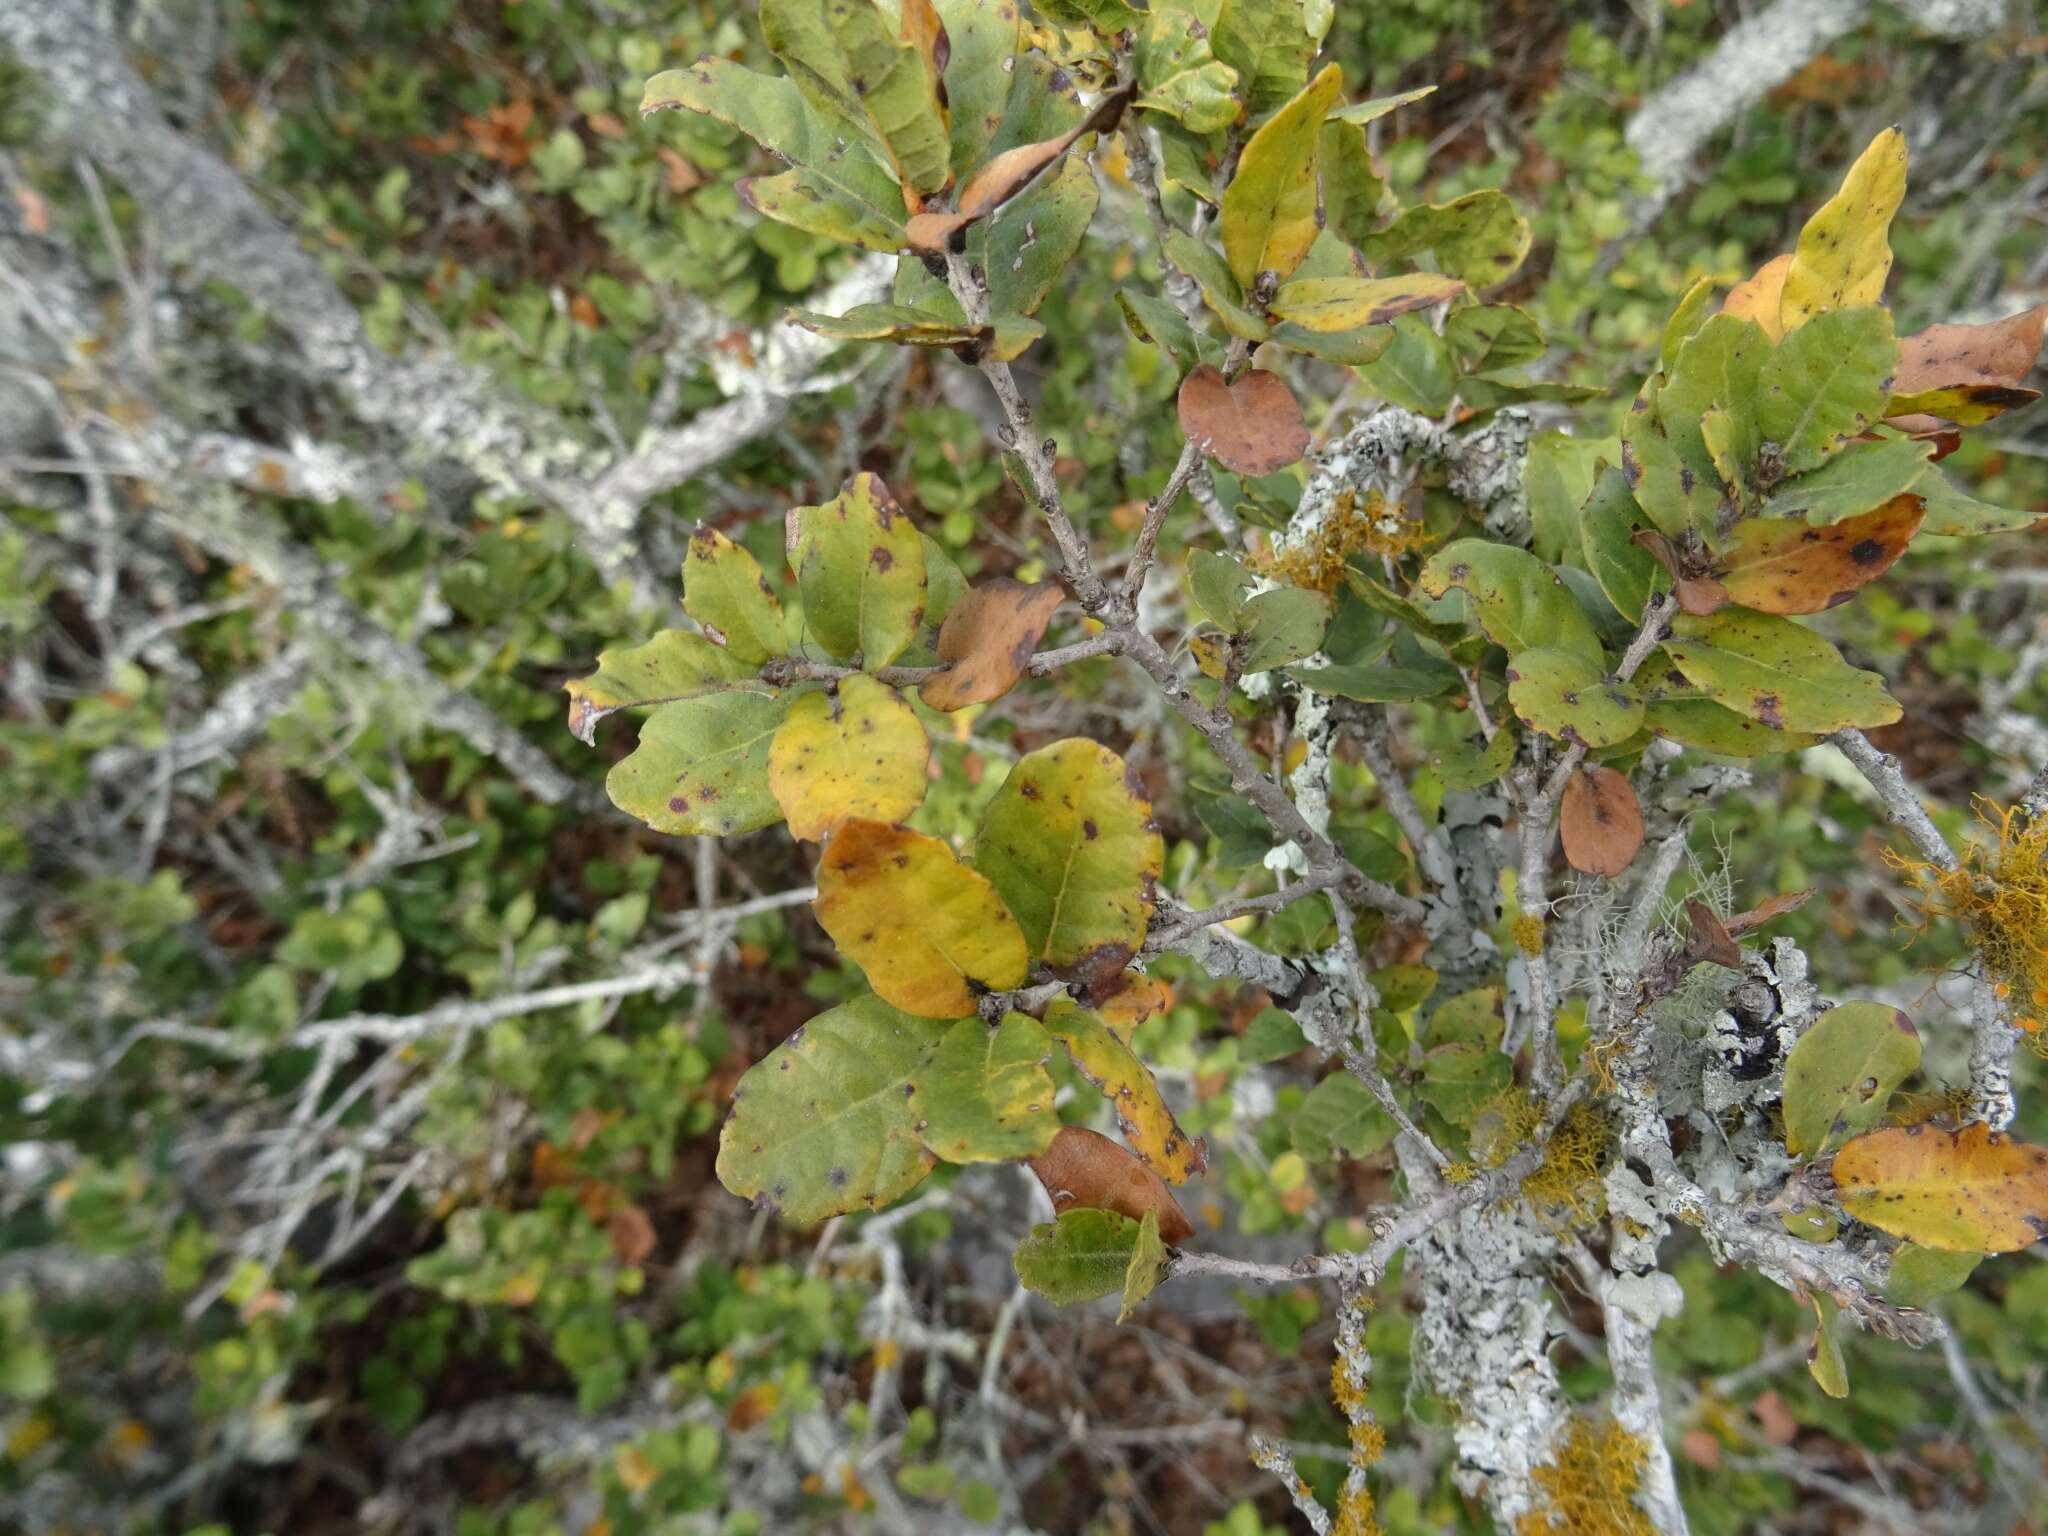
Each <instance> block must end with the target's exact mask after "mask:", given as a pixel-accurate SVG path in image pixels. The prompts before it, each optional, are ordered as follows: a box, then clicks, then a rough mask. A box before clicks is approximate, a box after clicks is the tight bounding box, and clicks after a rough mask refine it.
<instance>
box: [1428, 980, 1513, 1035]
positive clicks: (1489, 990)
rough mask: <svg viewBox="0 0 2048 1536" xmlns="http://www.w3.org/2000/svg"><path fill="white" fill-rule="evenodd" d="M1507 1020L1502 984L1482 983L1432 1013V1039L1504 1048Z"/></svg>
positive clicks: (1430, 1027) (1444, 1003)
mask: <svg viewBox="0 0 2048 1536" xmlns="http://www.w3.org/2000/svg"><path fill="white" fill-rule="evenodd" d="M1506 1028H1507V1020H1506V1019H1505V1018H1503V1017H1502V1015H1501V999H1500V988H1498V987H1478V988H1475V989H1474V990H1472V991H1470V992H1460V993H1459V994H1458V995H1457V996H1456V997H1450V998H1446V999H1444V1001H1443V1003H1442V1004H1441V1005H1440V1006H1439V1007H1438V1008H1437V1010H1436V1012H1435V1013H1433V1014H1431V1015H1430V1016H1429V1036H1428V1038H1429V1043H1430V1044H1431V1045H1432V1046H1437V1045H1469V1046H1474V1047H1476V1048H1478V1049H1480V1050H1485V1051H1492V1050H1498V1049H1499V1048H1500V1041H1501V1036H1502V1034H1503V1033H1505V1031H1506Z"/></svg>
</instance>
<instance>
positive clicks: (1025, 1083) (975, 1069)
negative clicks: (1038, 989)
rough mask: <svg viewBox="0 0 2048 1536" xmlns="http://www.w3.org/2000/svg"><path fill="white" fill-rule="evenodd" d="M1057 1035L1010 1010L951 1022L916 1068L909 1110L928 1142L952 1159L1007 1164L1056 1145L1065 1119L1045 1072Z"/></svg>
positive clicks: (920, 1132) (1047, 1074) (1048, 1073)
mask: <svg viewBox="0 0 2048 1536" xmlns="http://www.w3.org/2000/svg"><path fill="white" fill-rule="evenodd" d="M1051 1054H1052V1037H1051V1036H1050V1035H1048V1034H1047V1033H1046V1032H1045V1029H1044V1026H1042V1025H1041V1024H1040V1023H1039V1022H1038V1021H1037V1020H1036V1019H1033V1018H1027V1017H1026V1016H1025V1015H1024V1014H1021V1013H1006V1014H1004V1015H1003V1018H1002V1022H1001V1023H999V1024H997V1025H996V1026H995V1027H994V1028H993V1029H991V1028H990V1027H989V1026H988V1025H986V1024H984V1023H982V1021H981V1020H980V1019H962V1020H961V1021H960V1022H959V1023H957V1024H955V1025H953V1027H952V1028H950V1029H948V1030H947V1031H946V1032H945V1034H943V1035H941V1036H940V1037H939V1039H938V1042H937V1043H936V1044H935V1045H933V1046H932V1048H931V1053H930V1054H929V1055H928V1056H926V1057H925V1059H924V1061H923V1062H922V1063H921V1064H920V1065H919V1067H918V1069H917V1074H916V1076H915V1077H914V1078H912V1080H911V1084H910V1113H911V1116H912V1118H913V1120H914V1121H915V1123H916V1124H917V1125H918V1127H919V1130H918V1134H919V1135H920V1136H922V1137H923V1138H924V1144H925V1146H926V1147H927V1148H928V1149H929V1150H930V1151H932V1152H933V1153H935V1154H936V1155H937V1156H939V1157H942V1158H944V1159H945V1160H946V1161H947V1162H949V1163H1003V1162H1009V1161H1011V1160H1013V1159H1015V1158H1020V1157H1036V1156H1037V1155H1038V1154H1039V1153H1041V1152H1043V1151H1044V1150H1045V1149H1046V1148H1047V1147H1049V1146H1051V1145H1052V1139H1053V1137H1054V1136H1055V1135H1057V1134H1058V1132H1059V1128H1060V1117H1059V1116H1058V1115H1057V1114H1055V1113H1054V1112H1053V1107H1052V1100H1053V1093H1054V1083H1053V1080H1052V1074H1051V1073H1050V1072H1048V1071H1046V1069H1045V1063H1046V1058H1047V1057H1048V1056H1050V1055H1051Z"/></svg>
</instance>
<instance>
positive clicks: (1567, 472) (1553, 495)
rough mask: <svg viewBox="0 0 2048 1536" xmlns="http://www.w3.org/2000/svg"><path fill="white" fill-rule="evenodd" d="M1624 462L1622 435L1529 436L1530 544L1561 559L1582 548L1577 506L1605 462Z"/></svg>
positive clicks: (1543, 555) (1545, 556)
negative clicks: (1622, 460)
mask: <svg viewBox="0 0 2048 1536" xmlns="http://www.w3.org/2000/svg"><path fill="white" fill-rule="evenodd" d="M1468 382H1469V381H1468ZM1620 462H1621V439H1620V438H1618V437H1572V436H1569V435H1567V434H1565V433H1563V432H1538V433H1536V434H1535V435H1534V436H1533V437H1531V438H1530V439H1529V452H1528V456H1527V457H1526V458H1525V459H1524V461H1523V464H1522V489H1523V491H1524V492H1526V493H1527V495H1528V497H1529V522H1530V524H1531V528H1532V535H1531V540H1530V547H1531V548H1532V549H1534V551H1535V552H1536V556H1537V558H1538V559H1540V560H1551V561H1556V560H1563V559H1566V558H1568V557H1569V556H1570V555H1571V554H1573V553H1574V552H1576V551H1577V550H1578V548H1579V544H1580V533H1579V509H1580V508H1581V507H1583V506H1585V504H1586V498H1587V497H1588V496H1590V495H1592V494H1593V481H1594V477H1595V476H1597V475H1598V474H1599V472H1600V468H1601V466H1602V464H1619V463H1620ZM1623 488H1624V489H1626V482H1624V485H1623Z"/></svg>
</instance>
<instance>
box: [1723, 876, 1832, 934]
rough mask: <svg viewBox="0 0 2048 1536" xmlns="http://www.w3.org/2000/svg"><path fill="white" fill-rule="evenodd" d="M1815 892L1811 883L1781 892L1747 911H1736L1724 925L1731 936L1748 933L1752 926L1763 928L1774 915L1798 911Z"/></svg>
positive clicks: (1781, 915)
mask: <svg viewBox="0 0 2048 1536" xmlns="http://www.w3.org/2000/svg"><path fill="white" fill-rule="evenodd" d="M1813 892H1814V887H1812V886H1810V885H1809V886H1807V887H1806V889H1804V890H1801V891H1784V892H1781V893H1780V894H1778V895H1776V896H1771V897H1768V898H1766V899H1765V900H1763V901H1760V902H1758V903H1757V904H1756V905H1755V906H1753V907H1751V908H1750V909H1749V910H1748V911H1747V912H1738V913H1736V914H1735V915H1734V916H1733V917H1731V918H1729V919H1728V921H1727V922H1726V923H1724V924H1723V925H1722V926H1723V928H1725V929H1726V930H1727V932H1728V935H1729V936H1730V937H1731V938H1733V937H1735V936H1736V935H1738V934H1744V933H1747V932H1749V930H1750V929H1752V928H1761V927H1763V925H1764V924H1765V923H1768V922H1769V921H1770V920H1771V919H1772V918H1774V917H1783V916H1784V915H1785V914H1786V913H1788V912H1797V911H1798V910H1799V909H1800V908H1801V907H1803V906H1805V905H1806V904H1807V902H1809V901H1811V900H1812V899H1813Z"/></svg>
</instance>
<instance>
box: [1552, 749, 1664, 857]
mask: <svg viewBox="0 0 2048 1536" xmlns="http://www.w3.org/2000/svg"><path fill="white" fill-rule="evenodd" d="M1558 832H1559V835H1560V836H1561V837H1562V839H1563V841H1564V856H1565V859H1566V861H1567V862H1568V863H1570V865H1571V867H1572V868H1573V869H1576V870H1579V871H1581V872H1582V873H1584V874H1588V875H1604V876H1605V877H1606V878H1607V879H1609V880H1612V879H1613V878H1614V877H1615V876H1616V875H1618V874H1620V873H1621V872H1622V871H1623V870H1625V869H1627V868H1628V867H1629V864H1630V863H1631V862H1632V861H1633V860H1634V859H1635V856H1636V850H1637V849H1638V848H1640V847H1642V846H1643V811H1642V807H1641V806H1640V805H1638V804H1637V803H1636V792H1635V790H1634V789H1633V788H1632V787H1631V786H1630V784H1629V782H1628V780H1627V779H1625V778H1623V777H1622V776H1621V775H1620V774H1618V773H1616V772H1615V771H1614V770H1613V769H1612V768H1582V769H1580V770H1579V771H1578V772H1577V773H1575V774H1573V775H1572V776H1571V778H1569V779H1568V780H1566V781H1565V786H1564V803H1563V804H1562V805H1561V806H1560V807H1559V810H1558Z"/></svg>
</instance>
